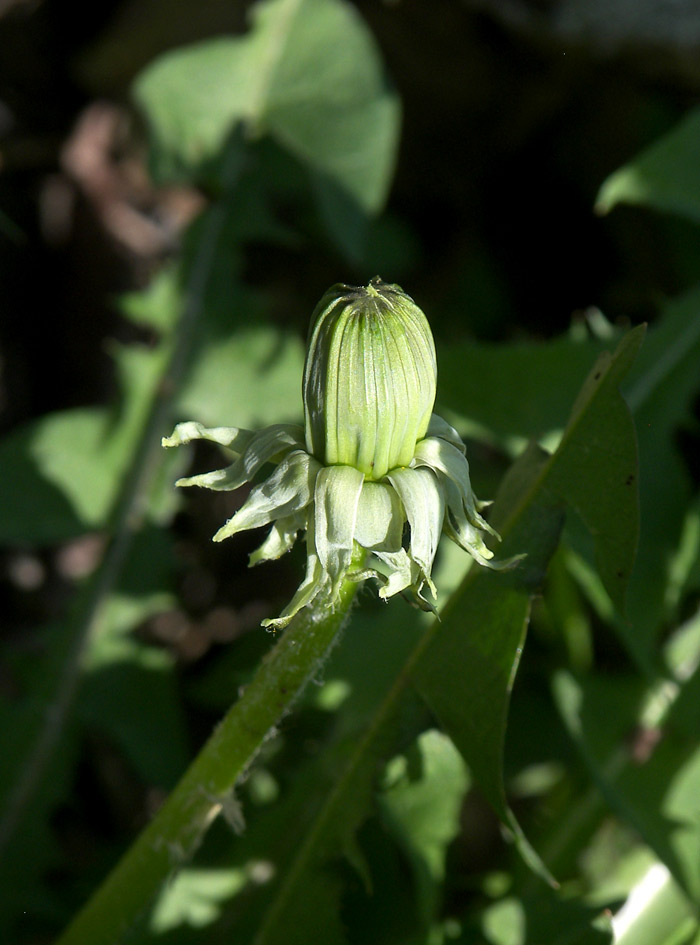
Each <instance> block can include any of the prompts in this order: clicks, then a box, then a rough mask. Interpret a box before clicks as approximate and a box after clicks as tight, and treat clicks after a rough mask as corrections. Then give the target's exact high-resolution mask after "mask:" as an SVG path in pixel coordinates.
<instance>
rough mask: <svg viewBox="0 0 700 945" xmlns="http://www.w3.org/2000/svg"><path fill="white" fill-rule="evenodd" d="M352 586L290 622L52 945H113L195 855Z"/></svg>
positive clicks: (305, 677)
mask: <svg viewBox="0 0 700 945" xmlns="http://www.w3.org/2000/svg"><path fill="white" fill-rule="evenodd" d="M360 565H361V562H359V561H355V562H354V567H358V566H360ZM356 588H357V585H356V584H355V583H353V582H351V581H345V582H344V584H343V586H342V589H341V592H340V600H339V601H338V603H337V604H336V607H335V609H334V610H333V611H332V612H331V611H328V610H326V611H325V612H321V613H319V610H318V609H317V608H314V607H309V608H306V609H305V610H303V611H301V612H300V613H299V614H298V615H297V616H296V617H295V618H294V620H293V621H292V622H291V623H290V625H289V627H288V629H287V630H285V632H284V634H283V635H282V637H281V638H280V639H279V641H278V642H277V644H276V645H275V647H274V648H273V649H272V650H271V651H270V653H269V654H268V656H267V657H266V658H265V659H264V660H263V662H262V663H261V665H260V667H259V669H258V671H257V673H256V675H255V677H254V678H253V680H252V681H251V683H250V684H249V685H248V686H247V687H246V688H245V690H244V691H243V694H242V695H241V697H240V699H239V700H238V701H237V702H236V703H235V704H234V705H233V706H232V707H231V709H229V711H228V713H227V715H226V716H225V717H224V719H223V721H222V722H221V723H220V724H219V726H218V727H217V728H216V729H215V731H214V732H213V734H212V735H211V737H210V738H209V741H208V742H207V743H206V744H205V745H204V747H203V748H202V750H201V751H200V753H199V755H198V756H197V757H196V758H195V760H194V761H193V762H192V764H191V765H190V767H189V768H188V770H187V771H186V772H185V774H184V776H183V777H182V779H181V780H180V782H179V784H178V785H177V787H176V788H175V789H174V791H173V792H172V794H171V795H170V797H169V798H168V799H167V801H166V802H165V804H164V805H163V807H162V808H161V809H160V810H159V812H158V813H157V815H156V816H155V818H154V819H153V821H152V822H151V823H150V825H149V826H148V827H146V829H145V830H144V831H143V833H142V834H141V835H140V836H139V837H138V839H137V840H136V842H135V843H134V844H133V845H132V847H131V848H130V850H129V851H128V852H127V853H126V854H125V855H124V857H123V858H122V860H121V861H120V862H119V863H118V864H117V866H116V867H115V869H114V870H113V871H112V873H111V874H110V875H109V876H108V877H107V879H106V880H105V882H104V883H103V884H102V886H101V887H100V888H99V889H98V890H97V892H96V893H95V894H94V895H93V897H92V898H91V899H90V900H89V902H88V903H87V904H86V905H85V906H84V908H83V909H82V911H81V912H79V913H78V915H77V916H76V917H75V919H74V920H73V922H72V923H71V925H70V926H69V927H68V928H67V929H66V931H65V932H64V933H63V935H62V936H61V938H60V939H59V940H58V942H57V945H84V943H86V942H89V943H90V945H102V943H104V945H115V943H118V942H120V941H121V940H122V938H123V937H124V936H125V935H126V933H127V932H128V931H129V930H130V929H131V928H132V927H133V925H134V924H135V923H136V921H137V920H138V918H139V917H140V916H141V915H142V914H143V913H144V911H145V910H146V908H147V907H148V906H149V905H150V903H151V902H152V900H153V898H154V896H155V895H156V893H157V892H158V890H159V888H160V887H161V885H162V883H163V882H164V880H166V879H167V878H168V876H169V875H170V874H171V873H172V872H173V871H174V870H175V869H177V868H178V867H179V866H181V865H182V864H183V863H184V862H185V861H186V860H187V859H188V858H189V857H190V856H191V855H192V854H193V852H194V851H195V849H196V848H197V846H198V845H199V843H200V841H201V840H202V837H203V836H204V834H205V832H206V831H207V829H208V828H209V826H210V825H211V824H212V822H213V821H214V820H215V819H216V817H217V816H218V814H219V813H220V812H221V810H222V808H223V807H224V805H225V803H226V800H227V799H228V798H230V797H231V795H232V791H233V788H234V786H235V784H236V781H237V780H238V779H239V777H240V776H241V774H242V773H243V772H244V771H245V770H246V768H247V767H248V765H250V763H251V761H252V760H253V758H254V757H255V755H256V753H257V751H258V750H259V748H260V746H261V745H262V744H263V742H264V741H265V739H266V738H267V737H268V736H269V735H270V733H271V732H272V731H273V730H274V727H275V726H276V725H277V723H278V722H279V720H280V719H281V718H282V717H283V716H284V714H285V713H286V712H287V711H288V710H289V708H290V706H291V704H292V703H293V702H294V700H295V699H296V698H297V696H298V695H299V694H300V693H301V692H302V690H303V689H304V687H305V686H306V683H307V682H308V681H309V680H310V679H311V678H312V677H313V675H314V674H315V673H316V672H317V671H318V669H319V667H320V666H321V664H322V663H323V661H324V660H325V658H326V657H327V655H328V653H329V652H330V650H331V647H332V646H333V644H334V643H335V642H336V640H337V639H338V637H339V635H340V630H341V629H342V626H343V624H344V623H345V620H346V618H347V616H348V613H349V611H350V606H351V604H352V600H353V597H354V595H355V590H356Z"/></svg>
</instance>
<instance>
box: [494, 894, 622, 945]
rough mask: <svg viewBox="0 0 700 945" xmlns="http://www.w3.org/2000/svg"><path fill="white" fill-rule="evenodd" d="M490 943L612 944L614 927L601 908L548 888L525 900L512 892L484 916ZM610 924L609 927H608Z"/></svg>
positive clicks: (528, 944)
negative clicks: (596, 908) (595, 908)
mask: <svg viewBox="0 0 700 945" xmlns="http://www.w3.org/2000/svg"><path fill="white" fill-rule="evenodd" d="M481 925H482V930H483V933H484V935H485V936H486V941H487V942H488V945H530V943H532V945H535V943H540V942H546V943H547V945H609V943H610V942H611V941H612V929H611V928H610V924H609V921H606V920H605V919H602V920H601V918H600V916H599V915H598V914H597V911H596V910H594V909H591V908H589V907H586V906H584V905H583V904H582V903H581V902H579V901H577V900H575V899H573V900H572V899H569V900H566V899H563V898H562V897H560V896H559V895H557V894H556V893H554V892H553V891H552V890H548V889H545V890H544V891H543V892H541V893H538V894H537V895H533V896H529V897H527V898H525V899H523V900H520V899H517V898H515V896H509V897H507V898H505V899H501V900H499V901H498V902H496V903H494V904H493V905H492V906H489V907H488V908H487V909H486V910H485V911H484V914H483V917H482V922H481ZM606 926H607V927H606Z"/></svg>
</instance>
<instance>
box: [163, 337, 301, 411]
mask: <svg viewBox="0 0 700 945" xmlns="http://www.w3.org/2000/svg"><path fill="white" fill-rule="evenodd" d="M303 364H304V350H303V345H302V343H301V340H300V339H299V338H297V337H296V336H294V335H291V334H288V333H284V332H281V331H279V330H277V329H274V328H267V327H262V328H251V329H245V330H240V329H239V330H238V331H236V332H231V333H230V334H228V335H227V336H225V337H223V338H222V337H210V338H208V339H206V340H205V341H204V343H203V345H202V348H201V351H200V352H199V354H198V355H197V358H196V360H195V362H194V364H193V365H192V368H191V370H190V373H189V375H188V378H187V380H186V382H185V385H184V387H183V389H182V392H181V393H180V396H179V397H178V400H177V411H178V413H179V414H180V415H182V416H183V417H197V419H198V420H200V421H201V422H202V423H204V424H205V426H217V425H224V424H230V423H231V422H232V420H235V422H236V425H237V426H240V427H247V428H248V429H255V428H257V427H259V426H265V425H267V424H271V423H278V422H280V421H282V420H289V421H295V420H296V421H298V420H299V418H300V417H301V414H302V401H301V387H300V382H299V378H300V376H301V372H302V367H303Z"/></svg>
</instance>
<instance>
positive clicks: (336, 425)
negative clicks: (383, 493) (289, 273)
mask: <svg viewBox="0 0 700 945" xmlns="http://www.w3.org/2000/svg"><path fill="white" fill-rule="evenodd" d="M311 324H312V328H311V335H310V340H309V346H308V350H307V354H306V364H305V367H304V384H303V394H304V417H305V434H306V448H307V450H308V452H309V453H311V454H312V455H313V456H315V457H316V459H317V460H318V461H319V462H320V463H322V464H323V465H325V466H336V465H341V466H353V467H354V468H355V469H357V470H359V471H360V472H361V473H363V475H364V477H365V479H371V480H378V479H382V478H383V477H384V476H386V474H387V473H388V472H389V471H390V470H392V469H395V468H396V467H401V466H404V467H405V466H408V465H409V464H410V463H411V460H412V459H413V456H414V453H415V447H416V443H417V442H418V441H419V440H421V439H422V438H423V437H424V436H425V433H426V430H427V428H428V423H429V422H430V416H431V413H432V409H433V404H434V402H435V390H436V381H437V364H436V358H435V345H434V343H433V337H432V334H431V331H430V326H429V325H428V321H427V319H426V317H425V315H424V314H423V312H422V311H421V310H420V309H419V308H418V306H417V305H416V304H415V302H414V301H413V300H412V299H411V298H409V296H407V295H406V293H405V292H403V291H402V290H401V289H400V288H399V287H398V286H396V285H389V284H387V283H385V282H382V281H381V279H378V278H376V279H372V281H371V282H370V283H369V285H367V286H366V287H364V286H357V287H355V286H347V285H340V284H339V285H335V286H333V288H331V289H329V290H328V292H326V294H325V295H324V296H323V298H322V299H321V301H320V302H319V304H318V305H317V306H316V310H315V312H314V314H313V316H312V323H311Z"/></svg>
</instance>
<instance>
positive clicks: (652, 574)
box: [626, 289, 700, 660]
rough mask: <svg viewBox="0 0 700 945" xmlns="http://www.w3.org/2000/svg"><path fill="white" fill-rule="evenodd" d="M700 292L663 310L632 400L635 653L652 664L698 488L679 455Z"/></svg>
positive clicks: (637, 371)
mask: <svg viewBox="0 0 700 945" xmlns="http://www.w3.org/2000/svg"><path fill="white" fill-rule="evenodd" d="M698 363H700V289H694V290H692V291H690V292H688V293H686V294H685V295H683V296H681V297H680V298H678V299H675V300H673V301H671V302H669V303H668V304H667V305H665V306H664V308H663V312H662V317H661V319H660V321H659V322H658V323H657V324H656V325H655V326H653V327H652V328H651V329H650V331H649V334H648V338H647V340H646V342H645V344H644V348H643V349H642V351H641V353H640V357H639V361H638V362H637V364H636V365H635V367H634V369H633V371H632V372H631V373H630V378H629V382H628V384H627V385H626V396H627V399H628V401H629V405H630V408H631V409H632V411H633V413H634V416H635V421H636V426H637V432H638V437H639V454H640V499H641V504H642V508H643V510H644V514H643V516H642V520H641V536H640V543H639V556H638V560H637V564H636V566H635V572H634V574H633V578H632V582H631V585H630V594H629V600H630V607H629V614H630V618H631V620H632V622H633V626H634V632H633V633H632V634H629V635H628V643H629V645H630V647H633V648H634V650H635V651H636V652H637V653H639V654H641V655H642V657H643V658H646V659H647V660H648V659H649V658H650V656H651V654H652V653H653V651H654V647H655V645H656V643H657V639H658V633H659V630H660V628H661V626H662V625H663V622H664V619H667V620H668V619H670V620H673V619H674V615H673V613H669V614H666V613H665V612H664V611H665V609H666V596H667V588H668V585H669V580H671V579H672V576H671V567H672V562H673V560H674V556H675V555H676V552H677V550H678V548H679V545H680V542H681V535H682V530H683V527H684V524H685V518H686V514H687V511H688V508H689V505H690V500H691V497H692V494H693V491H694V489H695V485H694V483H693V481H692V479H691V476H690V473H689V471H688V468H687V466H686V463H685V461H684V459H683V457H682V456H681V454H680V451H679V449H678V440H677V434H678V431H679V429H680V428H681V427H682V426H683V425H685V424H686V423H688V422H689V421H690V417H691V409H692V403H693V400H694V398H695V397H696V396H697V393H698V391H700V372H698Z"/></svg>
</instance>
